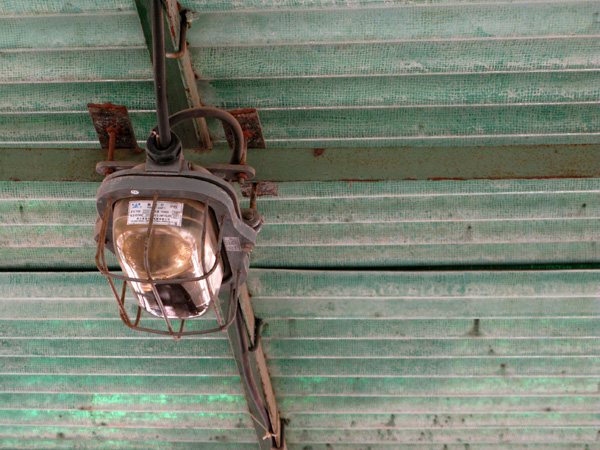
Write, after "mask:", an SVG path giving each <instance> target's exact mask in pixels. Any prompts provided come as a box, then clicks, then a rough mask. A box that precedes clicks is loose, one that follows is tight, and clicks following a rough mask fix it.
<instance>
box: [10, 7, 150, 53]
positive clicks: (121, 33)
mask: <svg viewBox="0 0 600 450" xmlns="http://www.w3.org/2000/svg"><path fill="white" fill-rule="evenodd" d="M0 29H1V30H2V33H1V34H0V48H2V49H3V50H4V51H7V50H11V49H14V50H18V51H27V50H32V49H51V48H69V47H78V48H81V47H98V45H99V44H100V45H101V46H103V47H119V46H131V45H140V46H143V45H145V42H144V36H143V35H142V34H141V33H140V32H139V31H140V30H139V19H138V17H137V14H136V13H135V12H134V11H132V12H129V13H123V12H119V11H117V10H116V9H115V10H114V11H111V13H110V14H106V13H105V14H73V15H63V14H58V15H52V16H45V15H44V16H29V17H0Z"/></svg>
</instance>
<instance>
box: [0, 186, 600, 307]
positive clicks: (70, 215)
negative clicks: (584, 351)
mask: <svg viewBox="0 0 600 450" xmlns="http://www.w3.org/2000/svg"><path fill="white" fill-rule="evenodd" d="M1 186H2V199H0V219H1V220H2V224H3V226H0V244H1V248H0V255H1V262H0V266H2V267H4V268H5V269H8V268H19V267H20V268H23V267H38V268H44V267H46V268H47V267H56V268H60V267H63V268H64V267H70V268H73V269H77V268H78V269H82V268H87V269H91V270H93V269H94V267H95V263H94V256H95V243H94V241H93V239H92V238H91V236H92V235H93V230H94V222H95V216H96V213H95V206H94V191H95V188H96V187H97V184H93V183H90V184H82V185H79V184H63V185H61V186H62V187H61V188H57V187H56V185H54V184H52V183H22V182H21V183H14V182H12V183H11V182H5V183H3V184H2V185H1ZM278 189H279V196H278V197H261V198H260V199H259V201H258V208H259V210H261V211H262V212H263V214H264V217H265V226H264V229H263V230H262V232H261V235H260V238H259V240H258V242H257V247H256V248H255V250H254V252H253V253H252V259H251V261H252V265H253V267H257V268H258V267H281V268H307V269H309V268H323V267H330V268H335V267H344V268H350V267H394V268H398V267H411V266H419V265H430V266H432V265H433V266H435V265H448V266H451V265H456V264H463V265H469V264H533V263H538V264H540V263H548V264H549V263H592V264H596V263H598V262H600V259H599V257H600V253H599V252H598V248H597V245H596V243H597V241H598V240H599V238H600V236H599V235H598V232H597V229H598V225H599V220H600V197H599V196H598V192H599V190H598V181H597V179H562V180H561V179H555V180H543V181H541V180H502V181H489V180H488V181H484V180H473V181H404V182H387V183H382V182H369V183H356V182H355V183H350V182H340V183H280V184H279V186H278ZM19 190H20V192H22V194H21V196H22V200H19V199H18V192H19ZM247 201H248V200H244V204H246V202H247ZM108 261H109V263H110V264H111V265H112V266H115V260H114V259H113V258H112V257H109V259H108ZM273 282H275V283H278V281H276V280H274V281H273ZM460 283H461V282H458V284H459V285H460ZM500 283H501V284H504V283H505V282H504V281H503V282H500ZM311 286H312V288H313V289H314V286H313V285H312V284H311ZM569 296H570V297H573V298H577V297H578V295H577V293H575V292H571V293H570V294H569ZM286 305H287V306H288V307H289V306H290V305H289V302H285V301H284V302H282V303H281V304H278V305H277V306H276V308H285V307H286ZM318 305H319V302H318V301H317V302H316V303H314V306H318ZM424 305H427V303H424ZM503 305H504V304H503V303H501V302H500V303H498V304H497V306H496V311H500V310H501V309H502V307H503ZM535 305H536V304H535V303H532V304H531V305H530V306H529V307H528V310H529V311H531V312H534V311H535ZM429 306H431V307H433V305H429ZM575 306H576V304H573V305H572V306H571V308H572V307H575ZM385 308H386V303H385V302H383V303H381V304H380V306H379V307H375V308H374V309H373V310H372V311H371V312H372V314H375V313H376V312H377V313H382V312H384V311H385ZM448 308H451V309H452V310H454V311H457V308H458V310H462V311H464V313H463V314H465V313H468V311H469V309H470V308H474V305H472V304H470V303H466V304H464V305H462V306H460V307H459V305H452V306H451V307H450V306H449V307H448ZM555 308H557V309H558V310H560V304H558V303H557V304H556V306H555ZM587 308H588V311H589V312H590V314H593V308H594V306H592V305H588V306H587ZM281 310H282V311H285V309H281ZM425 310H426V309H425V306H423V308H422V309H420V311H425ZM475 310H476V309H475ZM288 311H289V310H288ZM334 311H335V310H334ZM339 311H348V314H354V315H359V316H360V314H362V313H361V312H360V310H354V312H353V313H351V312H350V311H352V310H350V309H348V308H347V306H339ZM286 312H287V311H286ZM387 313H389V311H387V312H386V314H387ZM314 314H317V311H315V313H314ZM334 314H335V313H334V312H332V313H331V314H330V315H334Z"/></svg>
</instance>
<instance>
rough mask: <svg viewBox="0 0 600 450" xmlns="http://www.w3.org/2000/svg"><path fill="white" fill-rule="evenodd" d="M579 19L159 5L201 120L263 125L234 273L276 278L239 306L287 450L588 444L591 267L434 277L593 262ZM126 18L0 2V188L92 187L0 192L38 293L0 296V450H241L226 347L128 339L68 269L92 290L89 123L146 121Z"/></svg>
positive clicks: (249, 443)
mask: <svg viewBox="0 0 600 450" xmlns="http://www.w3.org/2000/svg"><path fill="white" fill-rule="evenodd" d="M598 5H599V4H598V2H597V1H583V0H577V1H564V0H559V1H553V2H537V1H535V2H531V1H521V0H517V1H506V2H498V1H483V2H481V1H479V2H474V1H469V0H465V1H459V2H456V1H454V2H450V1H447V0H436V1H435V2H424V1H420V0H419V1H416V2H406V1H404V0H398V1H393V2H389V1H386V2H384V1H379V0H353V1H348V0H339V1H338V0H335V1H327V2H324V1H321V0H306V1H303V2H297V1H289V0H281V1H277V2H273V1H271V0H240V1H236V2H228V1H227V2H225V1H218V2H214V1H206V0H184V1H182V7H183V8H187V9H190V10H192V11H193V19H194V22H193V25H192V27H191V28H190V30H189V35H188V37H189V41H190V44H191V47H192V51H191V56H192V60H193V63H194V69H195V71H196V72H197V74H198V75H199V76H200V79H199V80H198V89H199V92H200V94H201V95H202V98H203V101H205V102H206V104H209V105H215V106H219V107H224V108H227V109H238V108H246V107H256V108H258V110H259V115H260V117H261V122H262V125H263V129H264V133H265V136H266V138H267V144H268V146H269V147H271V148H270V149H265V150H255V151H251V152H250V155H249V162H250V164H252V165H254V166H256V168H257V172H258V176H259V177H260V178H259V179H260V180H271V181H277V182H281V183H278V190H279V197H277V198H270V197H261V198H260V199H259V204H258V208H259V209H260V210H261V211H263V212H264V214H265V217H266V224H265V228H264V230H263V232H262V233H261V237H260V245H259V246H258V247H257V248H256V250H255V252H254V253H253V260H252V264H253V266H254V267H265V268H269V267H281V268H285V269H287V270H253V271H252V272H251V276H250V280H249V282H248V287H249V290H250V294H251V295H252V304H253V308H254V309H255V311H256V314H257V315H258V316H260V317H261V318H262V319H263V327H262V339H261V345H262V348H263V349H264V351H265V352H266V354H267V356H268V360H267V362H268V366H269V370H270V372H271V374H272V384H273V387H274V389H275V394H276V396H277V404H278V405H279V407H280V409H281V412H282V415H283V417H286V418H287V419H288V420H289V424H288V432H287V435H286V436H287V440H288V442H289V448H290V450H366V449H370V450H392V449H393V450H397V449H399V448H402V449H407V450H412V449H419V450H426V449H431V450H433V449H435V450H456V449H459V448H460V450H483V449H490V448H492V449H497V450H507V449H511V450H526V449H527V450H532V449H535V450H539V449H549V448H551V449H560V450H563V449H564V450H570V449H578V450H585V449H587V450H590V449H599V448H600V445H599V444H598V443H597V437H598V427H599V426H600V415H599V414H598V411H600V404H599V399H600V396H599V395H598V383H599V382H600V372H599V370H600V366H599V365H598V361H599V360H600V359H599V356H600V355H599V354H598V345H597V343H598V339H599V337H598V336H600V333H599V332H600V328H599V325H598V323H599V321H598V319H599V312H600V309H599V307H600V298H599V296H598V289H597V279H598V275H597V271H596V270H556V269H558V267H554V268H553V269H554V270H547V271H536V270H533V271H531V270H529V271H521V270H512V271H507V270H502V271H499V270H477V271H464V270H457V269H458V267H457V265H461V264H464V265H473V264H480V265H488V266H489V265H493V266H496V267H498V266H499V265H506V264H513V265H514V264H540V263H554V264H560V265H561V267H563V268H564V267H565V264H572V265H573V266H577V265H581V264H587V267H594V268H596V267H597V265H598V264H599V263H600V260H599V258H600V253H599V251H598V248H597V245H596V243H597V240H598V235H597V232H596V231H595V230H596V229H597V228H598V220H600V215H599V213H600V200H599V197H598V192H600V191H599V190H598V180H597V178H596V177H598V176H600V158H598V156H599V155H598V145H597V144H598V143H599V141H598V136H599V134H600V130H599V129H598V123H599V121H598V119H599V117H598V98H599V95H600V90H599V88H598V86H600V83H599V81H600V70H599V69H600V59H599V58H598V55H599V54H600V53H599V52H598V50H599V46H598V36H600V29H599V26H600V25H599V22H598V17H597V16H598V12H600V10H599V8H598ZM169 11H170V12H172V11H171V10H169ZM138 12H140V10H139V8H137V9H136V4H135V2H133V1H127V2H124V1H116V0H111V1H98V0H82V1H79V2H67V1H64V0H51V1H46V2H17V1H6V2H4V3H3V4H1V5H0V16H2V18H1V19H0V25H1V26H0V47H1V48H2V52H1V55H0V62H1V63H2V67H3V70H2V73H1V74H0V130H2V131H0V137H1V141H2V142H1V144H0V145H1V146H3V147H5V148H3V149H1V150H0V179H1V180H15V179H20V180H26V181H39V180H47V181H64V180H72V181H73V180H74V181H86V182H89V181H93V182H94V183H79V184H78V183H63V182H61V183H29V182H19V183H17V182H8V183H7V182H4V183H0V268H2V269H4V270H6V269H9V268H17V269H19V270H28V269H35V270H48V269H51V270H58V271H57V272H54V273H43V272H21V273H8V272H3V273H0V316H1V317H2V320H0V404H2V405H3V407H2V410H1V411H0V447H1V448H77V447H80V448H90V449H91V448H102V449H104V448H108V447H110V448H144V449H146V448H148V449H150V448H200V449H203V450H225V449H227V450H230V449H231V448H235V449H240V450H250V449H256V448H257V444H256V436H255V433H254V431H253V428H254V427H255V426H256V424H255V422H254V421H253V419H251V418H250V416H249V415H248V413H247V412H248V410H247V404H246V399H245V397H244V395H243V389H242V386H241V384H240V379H239V375H238V371H237V369H236V367H235V363H234V359H233V358H232V354H231V353H230V350H229V347H228V346H229V343H228V341H227V339H226V337H225V336H224V335H216V336H210V337H208V338H206V339H186V340H183V341H182V342H180V343H176V342H174V341H172V340H168V339H162V338H158V337H156V336H147V335H142V334H139V333H135V332H133V331H131V330H128V329H127V328H125V327H124V326H123V325H122V324H121V323H120V321H119V319H118V316H117V314H116V305H115V304H114V301H113V300H111V296H110V290H109V289H108V286H107V285H106V284H105V283H104V281H103V280H102V277H101V276H100V275H99V274H97V273H95V272H87V273H86V272H83V273H82V272H63V271H64V270H66V269H71V270H77V271H81V270H88V269H89V270H93V252H94V249H93V243H92V241H91V234H92V226H93V222H94V220H95V212H94V201H93V198H94V195H95V189H96V187H97V183H95V182H97V181H99V180H100V177H99V176H98V175H97V174H95V173H94V165H95V163H96V162H97V161H99V160H102V159H104V157H105V154H104V152H103V151H101V150H99V149H98V144H97V141H96V136H95V133H94V130H93V127H92V125H91V122H90V121H89V118H88V116H87V111H86V104H87V103H88V102H96V103H103V102H105V101H111V102H112V103H116V104H124V105H126V106H127V107H128V108H129V110H130V111H131V116H132V120H133V122H134V126H135V127H136V134H137V138H138V139H139V140H140V141H143V140H145V139H146V136H147V133H148V130H149V128H150V127H151V126H152V125H153V118H152V114H153V113H152V110H153V105H154V100H153V93H152V81H151V65H150V60H149V57H148V52H147V48H146V45H145V41H147V37H148V36H147V33H146V36H144V33H143V31H142V29H141V28H140V26H139V24H138V23H137V22H136V20H135V17H136V14H137V13H138ZM172 31H175V36H176V33H177V30H172ZM171 63H173V64H171V66H172V67H176V66H177V63H174V62H171ZM188 69H190V72H189V73H188V75H189V74H190V73H191V67H188ZM188 87H190V85H188ZM182 98H183V97H182ZM184 103H185V102H184ZM178 108H179V107H177V109H178ZM150 119H152V120H150ZM211 133H212V138H213V139H214V140H215V141H216V145H217V147H219V146H221V147H222V146H223V145H224V143H223V142H222V131H221V130H220V128H219V127H218V126H214V125H212V128H211ZM577 143H579V144H592V145H573V144H577ZM516 144H519V145H516ZM521 144H522V145H521ZM532 144H539V146H532ZM474 145H479V146H481V147H473V146H474ZM547 145H551V146H550V147H546V146H547ZM51 147H56V148H54V149H53V148H51ZM83 147H89V148H83ZM295 147H298V148H295ZM32 148H33V149H32ZM25 149H27V150H25ZM186 156H188V158H189V159H191V160H192V161H194V162H197V163H211V162H225V161H226V160H227V159H228V157H229V155H228V152H227V151H225V150H221V149H218V148H217V149H215V150H214V151H211V152H207V153H200V152H192V151H188V152H187V153H186ZM117 159H122V160H128V159H134V160H138V161H141V160H142V159H143V155H139V154H134V153H132V152H118V153H117ZM40 168H44V170H41V169H40ZM546 177H570V178H572V179H554V180H541V179H535V180H533V179H532V180H524V179H519V180H515V178H546ZM578 177H584V178H589V179H574V178H578ZM415 178H416V179H419V180H422V181H390V182H373V181H371V182H364V183H359V182H357V181H353V182H349V181H342V180H408V179H415ZM440 178H453V179H454V178H461V179H470V180H471V181H458V180H457V181H437V180H438V179H440ZM475 178H488V179H489V178H500V180H497V181H489V180H488V181H483V180H473V179H475ZM507 178H510V179H512V180H506V179H507ZM593 178H596V179H593ZM434 180H435V181H434ZM290 181H305V182H299V183H294V182H290ZM306 181H309V182H308V183H307V182H306ZM323 181H335V183H323ZM244 203H245V204H247V200H245V201H244ZM109 263H110V264H111V265H115V261H114V259H111V260H109ZM413 266H417V267H425V268H429V269H431V267H432V266H447V267H446V269H448V268H450V269H452V268H453V269H454V270H453V271H452V270H450V271H448V270H445V271H442V272H440V271H436V270H430V271H426V272H415V271H411V272H401V271H400V272H398V271H397V270H398V269H401V268H402V267H413ZM383 267H387V268H389V269H391V270H396V272H384V271H382V270H381V268H383ZM290 268H304V269H315V270H289V269H290ZM325 268H339V269H342V270H343V271H340V272H332V271H324V270H323V269H325ZM352 268H361V269H365V268H369V269H371V271H368V272H353V271H349V270H348V269H352ZM480 269H481V267H480ZM504 269H506V267H504ZM208 320H211V319H208ZM199 322H200V325H198V324H196V325H193V326H201V325H203V324H206V323H207V321H206V320H200V321H199Z"/></svg>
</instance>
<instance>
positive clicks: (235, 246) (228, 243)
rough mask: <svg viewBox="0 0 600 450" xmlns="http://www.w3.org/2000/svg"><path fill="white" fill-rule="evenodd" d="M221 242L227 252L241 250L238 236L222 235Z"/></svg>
mask: <svg viewBox="0 0 600 450" xmlns="http://www.w3.org/2000/svg"><path fill="white" fill-rule="evenodd" d="M223 244H225V248H226V249H227V251H228V252H241V251H242V246H241V245H240V238H238V237H224V238H223Z"/></svg>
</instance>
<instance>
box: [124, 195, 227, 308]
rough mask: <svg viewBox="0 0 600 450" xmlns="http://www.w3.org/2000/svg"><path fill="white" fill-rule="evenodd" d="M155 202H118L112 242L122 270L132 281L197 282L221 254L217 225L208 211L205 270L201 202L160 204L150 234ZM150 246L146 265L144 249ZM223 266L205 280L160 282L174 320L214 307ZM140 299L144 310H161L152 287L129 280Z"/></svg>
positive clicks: (162, 201)
mask: <svg viewBox="0 0 600 450" xmlns="http://www.w3.org/2000/svg"><path fill="white" fill-rule="evenodd" d="M152 202H153V200H152V199H148V198H139V199H138V198H126V199H121V200H119V201H118V202H117V203H116V204H115V207H114V211H113V242H114V246H115V251H116V255H117V257H118V259H119V263H120V265H121V268H122V269H123V271H124V272H126V273H127V275H128V276H130V277H134V278H148V271H150V275H151V276H152V278H153V279H174V278H194V277H199V276H202V275H203V274H205V273H207V272H208V271H209V270H210V269H211V268H212V267H213V265H214V263H215V260H216V253H217V226H216V224H215V223H214V219H213V218H212V215H211V214H210V213H209V214H208V218H207V221H206V227H207V228H206V238H205V245H204V267H202V258H201V255H202V253H201V252H202V248H201V245H202V229H203V226H204V215H205V214H206V213H207V208H206V206H205V205H204V204H203V203H200V202H197V201H194V200H187V199H185V200H184V199H160V200H159V201H158V202H157V207H156V211H155V214H154V221H153V224H152V233H151V235H150V239H147V235H148V223H149V218H150V212H151V209H152ZM146 241H148V242H147V245H148V261H147V266H146V261H145V247H146ZM222 279H223V267H222V263H221V262H220V261H219V263H218V266H217V268H216V270H215V271H214V272H213V273H212V275H211V276H210V277H208V278H207V279H206V280H200V281H189V282H184V283H172V284H158V285H155V286H156V291H157V293H158V296H159V297H160V299H161V301H162V304H163V306H164V310H165V313H166V315H167V317H168V318H170V319H191V318H194V317H198V316H201V315H202V314H204V313H205V312H206V311H207V310H208V307H209V306H210V301H211V295H210V292H209V289H210V290H212V292H213V295H214V297H216V296H217V295H218V293H219V289H220V287H221V281H222ZM129 284H130V286H131V288H132V290H133V292H134V293H135V295H136V297H137V300H138V302H139V304H140V306H142V307H143V308H144V309H145V310H146V311H148V312H149V313H150V314H153V315H155V316H158V317H163V312H162V311H161V308H160V306H159V304H158V302H157V301H156V297H155V294H154V292H153V290H152V286H151V285H150V284H149V283H139V282H133V281H132V282H129Z"/></svg>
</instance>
